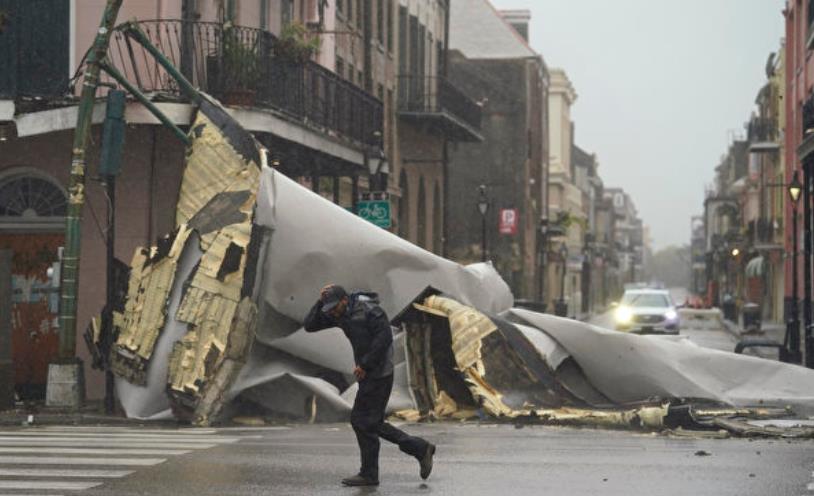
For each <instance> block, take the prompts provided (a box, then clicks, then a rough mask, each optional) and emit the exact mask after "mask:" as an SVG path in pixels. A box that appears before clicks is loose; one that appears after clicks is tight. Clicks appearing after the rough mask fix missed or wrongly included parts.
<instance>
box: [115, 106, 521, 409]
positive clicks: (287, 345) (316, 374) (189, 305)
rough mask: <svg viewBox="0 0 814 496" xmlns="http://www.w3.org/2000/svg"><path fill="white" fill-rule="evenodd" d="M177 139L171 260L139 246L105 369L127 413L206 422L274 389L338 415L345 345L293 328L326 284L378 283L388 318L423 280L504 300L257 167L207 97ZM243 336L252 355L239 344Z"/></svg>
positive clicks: (488, 275) (477, 268)
mask: <svg viewBox="0 0 814 496" xmlns="http://www.w3.org/2000/svg"><path fill="white" fill-rule="evenodd" d="M190 135H191V138H192V140H191V145H190V147H189V149H188V150H187V163H186V168H185V171H184V176H183V179H182V184H181V191H180V194H179V200H178V204H177V211H176V221H177V224H178V226H179V227H178V229H177V233H178V234H177V236H176V237H175V238H174V240H173V242H174V244H173V245H172V247H173V248H172V249H171V250H170V253H171V255H172V256H169V257H168V256H167V255H166V254H164V253H163V252H162V250H161V249H160V248H159V249H151V250H147V251H143V252H139V253H140V254H141V256H142V258H138V259H136V260H134V268H135V269H136V270H134V271H133V275H132V277H131V280H130V291H129V293H128V300H127V305H129V306H128V309H129V313H128V312H125V317H129V318H130V320H128V319H127V318H125V319H121V318H119V319H118V320H117V322H120V321H122V320H123V321H124V322H125V323H126V325H124V326H120V329H119V331H120V334H119V340H118V341H117V343H116V347H115V349H116V350H117V352H118V354H119V355H123V353H122V352H121V350H129V348H127V346H130V347H131V348H132V351H130V353H131V354H134V353H135V352H138V353H140V354H139V355H136V356H137V357H138V359H137V360H130V361H126V362H124V361H120V363H121V366H120V367H118V368H117V369H116V370H115V372H116V374H117V376H118V380H117V385H118V392H119V396H120V398H121V402H122V404H123V406H124V407H125V411H126V413H127V414H128V415H129V416H132V417H138V418H157V417H166V416H167V415H168V414H169V412H170V411H172V414H173V415H174V416H176V417H179V418H183V419H188V420H191V421H193V422H195V423H198V424H206V423H209V422H211V421H212V420H214V419H216V418H217V417H218V415H219V413H220V412H221V411H223V408H224V407H225V406H226V404H227V403H229V402H231V401H232V400H234V399H235V398H236V397H238V396H239V395H241V394H242V393H246V394H245V397H246V398H247V399H249V401H251V399H252V398H253V399H254V400H258V399H260V398H265V399H264V400H263V404H264V406H265V407H266V408H267V410H268V411H269V412H281V413H289V414H290V413H291V412H292V409H291V406H290V405H288V404H285V401H286V398H289V400H290V401H292V402H293V403H297V402H298V401H299V399H297V398H299V397H308V398H312V399H313V406H314V407H315V408H317V409H319V408H320V407H321V406H322V407H324V408H328V409H329V410H331V411H333V412H334V413H335V414H339V413H340V412H344V414H347V413H348V412H349V408H350V405H351V404H352V402H353V399H354V397H355V388H353V387H349V385H350V383H352V381H353V378H352V376H351V375H350V372H351V370H352V368H353V359H352V353H351V350H350V346H349V345H348V344H347V341H346V339H345V338H344V336H343V335H342V333H341V331H339V330H338V329H333V330H327V331H324V332H321V333H317V334H307V333H305V332H303V330H302V329H301V327H302V326H301V323H302V320H303V318H304V316H305V315H306V313H307V311H308V309H309V308H310V306H311V305H312V304H313V302H314V300H315V299H316V297H317V295H318V293H319V289H320V288H321V287H322V286H323V285H325V284H326V283H328V282H335V283H338V284H342V285H344V286H346V287H348V288H351V289H353V288H358V289H365V290H372V291H376V292H378V293H379V294H380V296H381V298H382V305H383V307H384V308H385V310H386V311H388V312H389V313H390V314H391V315H393V314H395V313H396V312H397V311H398V310H400V309H401V308H402V307H403V306H404V305H406V304H407V303H408V302H409V301H410V300H411V299H412V298H414V296H415V293H416V292H418V291H420V290H421V289H423V288H424V287H425V286H426V285H427V284H428V283H431V284H433V285H435V286H438V287H440V288H442V289H444V290H445V291H448V292H450V294H453V295H455V296H456V298H459V299H460V300H461V301H465V302H470V303H472V304H475V305H478V306H479V307H482V308H487V309H489V310H491V311H501V310H505V309H508V308H510V307H511V305H512V301H513V299H512V295H511V292H510V290H509V288H508V286H507V285H506V283H505V282H504V281H503V280H502V279H501V278H500V276H499V275H498V274H497V272H496V271H495V270H494V268H493V267H491V265H489V264H478V265H474V266H469V267H463V266H461V265H459V264H456V263H454V262H451V261H449V260H445V259H443V258H441V257H438V256H436V255H433V254H431V253H429V252H427V251H425V250H422V249H420V248H418V247H416V246H414V245H412V244H410V243H409V242H407V241H405V240H403V239H401V238H398V237H397V236H394V235H392V234H390V233H388V232H386V231H383V230H381V229H380V228H378V227H376V226H374V225H372V224H370V223H368V222H366V221H364V220H361V219H360V218H358V217H357V216H355V215H352V214H350V213H348V212H346V211H345V210H344V209H341V208H340V207H338V206H336V205H334V204H333V203H331V202H329V201H327V200H325V199H323V198H322V197H320V196H319V195H316V194H314V193H312V192H311V191H308V190H307V189H305V188H303V187H302V186H300V185H299V184H297V183H295V182H294V181H292V180H290V179H288V178H286V177H285V176H283V175H281V174H279V173H278V172H276V171H274V170H272V169H270V168H268V167H267V166H266V165H265V156H266V150H265V149H264V148H262V146H261V145H259V144H258V143H257V142H256V141H255V140H254V139H253V138H252V137H251V136H250V135H249V134H248V133H246V132H245V131H244V130H243V129H241V128H240V126H238V125H237V123H236V122H235V121H234V120H233V119H231V118H230V117H229V116H228V115H227V114H226V113H225V112H224V111H223V109H222V108H221V107H220V106H219V105H218V104H217V103H216V102H214V101H210V99H208V98H204V101H203V102H202V104H201V108H200V109H199V111H198V112H197V114H196V116H195V120H194V122H193V125H192V127H191V132H190ZM187 238H188V239H187ZM182 249H183V250H184V251H185V252H186V251H188V253H185V255H182V254H181V253H180V252H181V251H182ZM151 252H152V253H154V254H156V255H161V257H160V259H159V257H157V256H153V257H152V258H151V257H148V255H149V254H150V253H151ZM184 257H186V258H185V260H184V261H183V262H179V259H180V258H184ZM179 264H181V265H183V266H184V270H180V269H176V267H177V266H178V265H179ZM165 266H166V268H165ZM142 268H144V269H145V270H142ZM159 269H160V270H159ZM176 271H177V274H176ZM152 273H155V276H152V275H151V274H152ZM150 284H152V286H150ZM144 301H147V302H149V303H150V306H149V308H148V310H149V312H144V303H143V302H144ZM139 312H140V313H139ZM137 317H140V318H142V319H147V318H149V321H148V322H147V324H148V325H141V323H140V322H138V321H137V320H136V318H137ZM131 321H132V323H131ZM255 336H257V339H255ZM396 342H397V343H399V340H398V339H397V340H396ZM252 345H253V346H254V347H255V348H258V347H260V348H258V350H259V352H257V353H255V352H250V347H251V346H252ZM272 352H279V353H278V354H274V353H272ZM284 355H285V356H288V357H290V358H293V359H295V361H293V362H292V361H291V360H288V359H285V358H284ZM403 355H404V354H403V352H402V353H397V357H400V356H403ZM268 360H271V362H268ZM303 364H307V366H306V367H305V369H307V370H301V369H303ZM268 365H272V366H271V367H269V366H268ZM406 371H407V366H406V364H405V362H404V360H403V359H401V360H397V363H396V372H397V373H396V378H395V379H396V384H395V388H394V389H395V390H394V394H393V395H392V405H393V408H404V407H407V406H410V405H412V403H413V402H412V398H411V397H410V392H409V390H408V386H407V382H408V381H407V378H406V375H407V372H406ZM247 374H248V375H247ZM261 390H262V391H264V394H263V395H262V396H258V394H257V391H261ZM277 390H281V391H282V390H285V391H288V392H289V393H287V394H282V395H275V394H273V392H274V391H277ZM294 390H297V391H299V392H298V393H297V395H294V394H293V393H291V392H292V391H294ZM295 396H296V397H295ZM268 398H275V400H274V401H271V402H270V401H269V399H268ZM275 405H276V406H275ZM300 406H301V405H298V406H297V407H296V408H294V410H293V411H302V409H301V408H300Z"/></svg>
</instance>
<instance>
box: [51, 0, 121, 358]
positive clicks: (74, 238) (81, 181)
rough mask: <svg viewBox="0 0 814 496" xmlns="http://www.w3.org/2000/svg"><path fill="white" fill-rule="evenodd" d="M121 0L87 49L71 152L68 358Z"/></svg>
mask: <svg viewBox="0 0 814 496" xmlns="http://www.w3.org/2000/svg"><path fill="white" fill-rule="evenodd" d="M121 4H122V0H108V1H107V5H105V10H104V13H103V14H102V21H101V23H100V24H99V30H98V31H97V33H96V38H95V40H94V42H93V48H92V49H91V51H90V52H89V53H88V58H87V63H86V66H85V67H86V68H85V74H84V77H83V80H82V95H81V98H80V103H79V110H78V114H77V118H76V130H75V132H74V140H73V148H72V154H71V177H70V184H69V187H68V213H67V216H66V217H65V251H64V254H63V258H62V280H61V284H60V295H59V303H60V305H59V324H60V326H59V333H60V334H59V357H60V359H62V360H63V361H65V362H70V361H73V360H74V359H75V358H76V313H77V301H78V298H77V297H78V289H79V260H80V248H81V233H82V208H83V206H84V205H85V168H86V165H87V162H86V150H87V147H88V142H89V140H90V126H91V123H92V118H93V106H94V103H95V99H96V88H97V87H98V85H99V70H100V65H99V62H100V61H101V60H102V59H103V58H104V57H105V54H106V53H107V49H108V46H109V45H110V33H111V31H112V30H113V26H114V25H115V23H116V17H117V16H118V13H119V8H120V7H121Z"/></svg>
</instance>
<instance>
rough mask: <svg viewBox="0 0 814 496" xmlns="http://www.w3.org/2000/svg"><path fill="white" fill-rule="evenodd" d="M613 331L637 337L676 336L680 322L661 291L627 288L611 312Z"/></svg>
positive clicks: (663, 291)
mask: <svg viewBox="0 0 814 496" xmlns="http://www.w3.org/2000/svg"><path fill="white" fill-rule="evenodd" d="M613 316H614V323H615V326H616V330H618V331H624V332H632V333H637V334H656V333H662V334H678V330H679V319H678V312H677V311H676V307H675V304H674V303H673V300H672V298H671V297H670V293H669V291H667V290H664V289H628V290H627V291H625V294H624V295H623V296H622V300H621V301H620V302H619V304H618V305H617V307H616V310H615V311H614V315H613Z"/></svg>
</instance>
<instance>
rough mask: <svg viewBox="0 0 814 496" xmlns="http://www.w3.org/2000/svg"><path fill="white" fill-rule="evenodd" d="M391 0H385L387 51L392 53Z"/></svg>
mask: <svg viewBox="0 0 814 496" xmlns="http://www.w3.org/2000/svg"><path fill="white" fill-rule="evenodd" d="M393 2H395V0H387V51H388V52H390V53H393V28H395V26H394V25H393Z"/></svg>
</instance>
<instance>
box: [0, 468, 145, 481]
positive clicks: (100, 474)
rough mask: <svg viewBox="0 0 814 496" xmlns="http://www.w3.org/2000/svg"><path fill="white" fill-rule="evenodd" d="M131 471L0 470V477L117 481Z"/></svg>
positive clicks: (79, 469)
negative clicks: (91, 478) (76, 478)
mask: <svg viewBox="0 0 814 496" xmlns="http://www.w3.org/2000/svg"><path fill="white" fill-rule="evenodd" d="M133 473H135V472H134V471H133V470H86V469H81V468H0V477H94V478H97V479H118V478H119V477H125V476H128V475H130V474H133Z"/></svg>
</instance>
